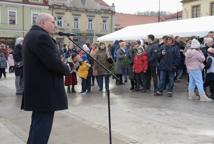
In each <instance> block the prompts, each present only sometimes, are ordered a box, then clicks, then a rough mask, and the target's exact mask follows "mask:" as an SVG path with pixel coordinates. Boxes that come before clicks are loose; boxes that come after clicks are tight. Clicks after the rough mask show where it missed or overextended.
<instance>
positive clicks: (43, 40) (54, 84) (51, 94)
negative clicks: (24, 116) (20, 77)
mask: <svg viewBox="0 0 214 144" xmlns="http://www.w3.org/2000/svg"><path fill="white" fill-rule="evenodd" d="M23 51H24V54H23V58H24V68H23V71H24V73H23V74H24V94H23V99H22V106H21V108H22V109H24V110H27V111H55V110H63V109H67V108H68V102H67V96H66V93H65V88H64V82H63V76H64V75H66V74H69V68H68V66H67V65H66V64H64V63H63V62H61V57H60V53H59V51H58V49H57V46H56V42H55V41H54V40H53V39H52V38H51V36H50V35H49V34H48V33H47V32H46V31H45V30H43V29H42V28H40V27H39V26H33V27H32V28H31V30H30V31H29V32H28V34H27V35H26V37H25V39H24V42H23Z"/></svg>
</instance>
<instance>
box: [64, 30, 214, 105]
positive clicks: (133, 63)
mask: <svg viewBox="0 0 214 144" xmlns="http://www.w3.org/2000/svg"><path fill="white" fill-rule="evenodd" d="M213 38H214V32H212V31H210V32H209V33H208V35H207V36H206V37H204V38H197V37H192V38H188V39H181V38H180V37H179V36H176V37H173V36H172V35H169V36H163V37H162V39H156V38H155V36H154V35H152V34H150V35H148V36H147V38H146V39H143V40H137V41H132V42H129V41H123V40H119V41H115V42H114V43H113V44H108V45H106V44H105V43H103V42H100V43H99V42H96V43H93V44H92V45H90V44H89V43H86V44H84V45H83V46H82V49H83V50H81V49H79V48H76V47H75V48H71V47H69V46H68V45H64V49H63V50H62V51H61V55H62V57H63V59H64V61H67V63H68V64H69V65H70V66H71V67H72V68H73V70H72V73H70V75H68V76H66V77H65V85H66V86H68V89H67V92H68V93H71V92H74V93H75V92H76V91H75V88H74V86H75V85H76V84H77V75H78V76H79V77H80V78H81V86H82V91H81V94H87V93H90V91H91V86H93V85H94V81H95V80H96V81H97V84H98V91H103V83H104V82H103V79H105V90H109V81H110V76H111V74H110V73H109V72H107V71H106V70H105V69H103V68H102V67H101V66H100V65H99V64H97V63H96V62H95V61H94V60H93V59H95V60H96V61H98V62H100V63H101V64H103V65H104V66H105V67H106V68H108V69H109V70H111V71H112V72H113V73H114V74H115V75H116V76H117V78H116V79H115V84H116V85H123V84H125V83H127V82H128V79H129V81H130V90H131V91H135V92H142V93H145V92H147V91H150V90H153V92H154V96H162V95H163V91H164V90H166V91H167V96H168V97H172V96H173V91H174V82H175V81H176V80H179V79H181V78H182V76H183V75H184V74H188V77H187V80H188V93H189V99H198V100H200V101H211V100H212V99H214V88H213V84H214V83H213V81H214V62H213V60H214V58H213V56H214V48H213V46H214V41H213ZM113 79H114V77H113ZM151 84H153V86H151ZM70 86H72V90H70ZM208 86H209V87H210V93H211V94H210V95H209V97H210V98H209V97H207V93H206V87H208Z"/></svg>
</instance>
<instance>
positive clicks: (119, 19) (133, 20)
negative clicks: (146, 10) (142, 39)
mask: <svg viewBox="0 0 214 144" xmlns="http://www.w3.org/2000/svg"><path fill="white" fill-rule="evenodd" d="M155 22H158V17H156V16H142V15H136V14H124V13H116V14H115V24H116V26H118V27H119V28H124V27H127V26H131V25H139V24H147V23H155Z"/></svg>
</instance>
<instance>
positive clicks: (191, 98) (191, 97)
mask: <svg viewBox="0 0 214 144" xmlns="http://www.w3.org/2000/svg"><path fill="white" fill-rule="evenodd" d="M188 99H189V100H199V99H200V97H199V96H196V95H195V93H194V92H189V96H188Z"/></svg>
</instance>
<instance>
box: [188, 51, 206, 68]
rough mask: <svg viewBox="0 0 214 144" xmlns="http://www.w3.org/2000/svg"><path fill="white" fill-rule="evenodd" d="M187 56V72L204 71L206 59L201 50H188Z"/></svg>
mask: <svg viewBox="0 0 214 144" xmlns="http://www.w3.org/2000/svg"><path fill="white" fill-rule="evenodd" d="M185 55H186V58H185V63H186V66H187V70H202V69H203V68H204V64H203V62H204V61H205V57H204V54H203V53H202V51H201V50H196V49H188V50H187V52H186V54H185Z"/></svg>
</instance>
